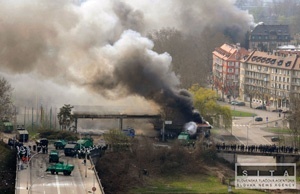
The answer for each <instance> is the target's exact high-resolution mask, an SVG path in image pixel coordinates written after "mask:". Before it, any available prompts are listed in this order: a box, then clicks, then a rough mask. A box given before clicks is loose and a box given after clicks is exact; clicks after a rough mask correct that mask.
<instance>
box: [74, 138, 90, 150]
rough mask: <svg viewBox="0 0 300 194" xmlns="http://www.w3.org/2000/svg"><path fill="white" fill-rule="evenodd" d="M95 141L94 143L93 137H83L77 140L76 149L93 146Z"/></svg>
mask: <svg viewBox="0 0 300 194" xmlns="http://www.w3.org/2000/svg"><path fill="white" fill-rule="evenodd" d="M93 145H94V143H93V139H92V138H82V139H80V140H78V141H77V144H76V147H75V148H76V149H77V150H80V149H82V148H90V147H93Z"/></svg>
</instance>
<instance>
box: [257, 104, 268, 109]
mask: <svg viewBox="0 0 300 194" xmlns="http://www.w3.org/2000/svg"><path fill="white" fill-rule="evenodd" d="M255 109H259V110H267V107H266V106H265V105H260V106H258V107H256V108H255Z"/></svg>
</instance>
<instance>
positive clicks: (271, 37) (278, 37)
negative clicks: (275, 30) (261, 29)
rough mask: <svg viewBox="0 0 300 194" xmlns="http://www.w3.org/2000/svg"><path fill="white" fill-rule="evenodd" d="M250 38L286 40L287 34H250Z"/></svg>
mask: <svg viewBox="0 0 300 194" xmlns="http://www.w3.org/2000/svg"><path fill="white" fill-rule="evenodd" d="M251 39H252V40H288V39H289V36H288V35H278V36H268V35H264V36H262V35H252V36H251Z"/></svg>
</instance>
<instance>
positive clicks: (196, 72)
mask: <svg viewBox="0 0 300 194" xmlns="http://www.w3.org/2000/svg"><path fill="white" fill-rule="evenodd" d="M148 37H149V38H150V39H151V40H153V42H154V48H153V50H154V51H156V52H158V53H163V52H167V53H169V54H170V55H171V56H172V70H173V71H174V72H175V73H176V74H177V75H178V76H179V78H180V82H181V87H183V88H189V87H191V86H192V85H193V84H199V85H201V86H206V85H207V80H208V79H209V76H210V74H209V72H211V71H212V70H211V66H212V65H211V64H212V54H211V53H212V51H213V50H214V49H215V47H217V46H219V45H220V44H222V43H224V42H226V37H225V36H224V35H223V34H222V33H220V32H218V31H217V30H213V29H210V28H206V29H205V30H203V31H202V32H201V33H198V34H197V33H196V34H192V35H191V34H184V33H182V32H181V31H179V30H176V29H174V28H165V29H161V30H158V31H154V32H152V33H151V34H149V35H148Z"/></svg>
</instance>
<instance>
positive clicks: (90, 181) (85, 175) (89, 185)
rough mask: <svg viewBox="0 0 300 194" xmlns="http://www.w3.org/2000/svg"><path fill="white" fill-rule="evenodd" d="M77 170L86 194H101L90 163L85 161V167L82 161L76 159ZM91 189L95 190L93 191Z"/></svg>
mask: <svg viewBox="0 0 300 194" xmlns="http://www.w3.org/2000/svg"><path fill="white" fill-rule="evenodd" d="M78 168H79V171H80V174H81V177H82V181H83V184H84V185H85V188H86V193H93V194H102V191H101V189H100V185H99V183H98V180H97V177H96V175H95V173H94V169H93V168H94V166H92V164H91V161H90V160H87V161H86V165H84V163H83V159H78ZM93 188H94V189H96V190H95V191H93V190H92V189H93Z"/></svg>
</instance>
